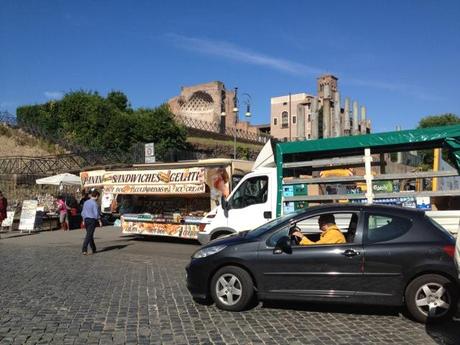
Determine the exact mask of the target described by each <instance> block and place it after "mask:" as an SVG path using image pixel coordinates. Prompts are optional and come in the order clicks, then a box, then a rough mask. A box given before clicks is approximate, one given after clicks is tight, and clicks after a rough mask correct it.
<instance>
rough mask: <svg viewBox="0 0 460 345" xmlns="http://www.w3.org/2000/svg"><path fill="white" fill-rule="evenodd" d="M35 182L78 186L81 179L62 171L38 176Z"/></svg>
mask: <svg viewBox="0 0 460 345" xmlns="http://www.w3.org/2000/svg"><path fill="white" fill-rule="evenodd" d="M35 182H37V184H50V185H53V186H62V185H64V186H65V185H70V186H80V185H81V179H80V177H79V176H77V175H73V174H69V173H64V174H59V175H54V176H49V177H44V178H39V179H37V180H36V181H35Z"/></svg>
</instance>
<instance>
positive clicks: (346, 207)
mask: <svg viewBox="0 0 460 345" xmlns="http://www.w3.org/2000/svg"><path fill="white" fill-rule="evenodd" d="M344 211H354V212H357V211H367V212H384V213H391V214H395V215H397V214H399V215H406V216H408V217H420V216H422V215H424V214H425V211H423V210H419V209H415V208H408V207H402V206H389V205H377V204H353V203H348V204H326V205H319V206H312V207H309V208H307V209H306V210H305V212H302V213H301V214H299V215H304V214H306V213H316V212H344Z"/></svg>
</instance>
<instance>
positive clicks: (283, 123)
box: [281, 111, 289, 128]
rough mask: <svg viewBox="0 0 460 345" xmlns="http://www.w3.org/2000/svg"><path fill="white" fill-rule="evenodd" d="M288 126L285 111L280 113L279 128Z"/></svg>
mask: <svg viewBox="0 0 460 345" xmlns="http://www.w3.org/2000/svg"><path fill="white" fill-rule="evenodd" d="M288 127H289V115H288V112H287V111H283V112H282V113H281V128H288Z"/></svg>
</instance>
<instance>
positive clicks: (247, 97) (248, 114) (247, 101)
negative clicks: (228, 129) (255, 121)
mask: <svg viewBox="0 0 460 345" xmlns="http://www.w3.org/2000/svg"><path fill="white" fill-rule="evenodd" d="M241 97H242V103H243V104H244V105H245V107H246V112H245V113H244V115H245V116H246V117H251V102H252V98H251V96H250V95H249V94H248V93H243V94H241ZM233 112H234V113H235V125H234V128H233V159H236V132H237V127H236V125H237V123H238V121H239V119H238V117H239V116H238V115H239V100H238V88H237V87H235V97H234V98H233Z"/></svg>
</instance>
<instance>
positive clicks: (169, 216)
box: [103, 159, 253, 239]
mask: <svg viewBox="0 0 460 345" xmlns="http://www.w3.org/2000/svg"><path fill="white" fill-rule="evenodd" d="M252 165H253V162H249V161H243V160H233V159H206V160H197V161H184V162H177V163H154V164H140V165H134V166H133V167H132V168H130V169H129V170H114V171H106V172H105V173H104V175H103V187H104V194H105V193H107V194H112V195H114V196H116V197H115V200H114V201H116V205H115V206H114V208H115V209H116V211H117V213H119V214H120V216H121V217H120V219H121V227H122V232H123V233H124V234H139V235H154V236H171V237H181V238H191V239H195V238H197V235H198V232H199V230H200V225H201V226H203V227H204V225H202V224H201V219H202V217H203V216H205V215H206V214H207V212H209V211H210V210H211V209H212V208H214V207H216V206H218V205H219V202H220V200H221V196H224V197H227V196H228V195H229V194H230V191H231V189H232V188H233V187H234V186H236V184H237V183H238V182H239V180H240V179H241V178H242V177H243V176H244V175H245V174H246V173H248V172H250V171H251V168H252Z"/></svg>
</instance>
